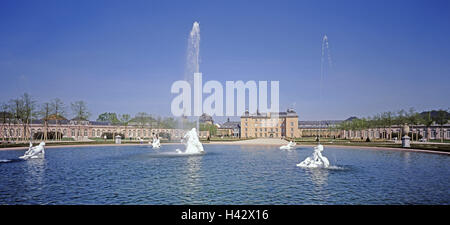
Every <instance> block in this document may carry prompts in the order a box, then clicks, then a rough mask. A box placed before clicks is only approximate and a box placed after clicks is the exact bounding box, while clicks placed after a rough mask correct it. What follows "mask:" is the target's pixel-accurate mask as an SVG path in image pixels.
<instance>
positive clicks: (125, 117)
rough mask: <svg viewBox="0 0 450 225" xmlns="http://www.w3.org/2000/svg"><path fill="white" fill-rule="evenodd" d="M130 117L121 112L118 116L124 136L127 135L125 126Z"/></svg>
mask: <svg viewBox="0 0 450 225" xmlns="http://www.w3.org/2000/svg"><path fill="white" fill-rule="evenodd" d="M130 118H131V116H130V115H129V114H122V115H120V116H119V120H120V123H121V124H122V126H124V127H125V133H124V134H123V135H124V137H125V138H126V137H127V127H128V123H129V122H130Z"/></svg>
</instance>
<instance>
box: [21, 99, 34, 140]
mask: <svg viewBox="0 0 450 225" xmlns="http://www.w3.org/2000/svg"><path fill="white" fill-rule="evenodd" d="M21 101H22V106H23V109H22V110H21V111H22V114H21V120H22V124H23V139H24V140H25V139H26V138H27V137H30V141H31V126H30V123H31V120H32V118H33V117H34V114H35V108H36V101H35V100H33V98H32V97H31V96H30V95H29V94H27V93H25V94H23V95H22V99H21ZM27 131H29V133H30V135H28V133H27Z"/></svg>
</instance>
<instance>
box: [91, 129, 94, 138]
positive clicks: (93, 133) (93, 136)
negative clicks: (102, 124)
mask: <svg viewBox="0 0 450 225" xmlns="http://www.w3.org/2000/svg"><path fill="white" fill-rule="evenodd" d="M91 133H92V137H95V129H92V132H91Z"/></svg>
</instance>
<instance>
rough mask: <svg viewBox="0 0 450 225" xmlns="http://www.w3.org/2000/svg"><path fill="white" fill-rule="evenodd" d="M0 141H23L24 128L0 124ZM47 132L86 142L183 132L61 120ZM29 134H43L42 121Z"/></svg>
mask: <svg viewBox="0 0 450 225" xmlns="http://www.w3.org/2000/svg"><path fill="white" fill-rule="evenodd" d="M0 125H1V129H0V139H23V138H25V139H26V138H29V137H23V135H24V127H23V125H22V124H11V123H10V124H8V123H4V124H0ZM47 127H48V128H47V132H58V133H61V134H62V135H63V138H73V139H74V140H88V139H90V138H103V136H102V134H104V133H113V134H123V135H124V136H125V139H131V140H138V139H150V138H153V136H154V135H156V134H159V135H160V136H162V135H161V134H162V133H164V134H169V135H170V138H171V139H181V138H182V137H183V136H184V134H185V132H186V131H185V130H183V129H169V128H153V127H151V126H137V125H128V126H124V125H113V124H110V123H108V122H96V121H87V120H81V121H79V120H62V121H59V122H58V124H57V123H56V122H55V121H48V126H47ZM27 129H28V131H27V132H26V133H27V134H29V133H30V132H31V134H34V133H38V132H44V130H45V126H44V123H43V121H41V120H34V121H33V122H32V123H31V124H30V126H29V127H28V128H27ZM199 136H200V138H206V137H207V136H209V132H208V131H201V132H200V133H199Z"/></svg>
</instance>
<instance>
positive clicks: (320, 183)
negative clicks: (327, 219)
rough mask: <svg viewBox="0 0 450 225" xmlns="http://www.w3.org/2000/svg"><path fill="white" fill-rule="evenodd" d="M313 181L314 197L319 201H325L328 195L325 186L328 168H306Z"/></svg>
mask: <svg viewBox="0 0 450 225" xmlns="http://www.w3.org/2000/svg"><path fill="white" fill-rule="evenodd" d="M306 173H307V174H308V175H309V176H310V178H311V181H312V182H313V184H314V185H313V193H314V198H315V199H316V200H318V201H319V202H325V200H326V199H327V197H328V192H327V191H326V186H327V185H328V173H329V171H328V169H322V168H313V169H308V170H306Z"/></svg>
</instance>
